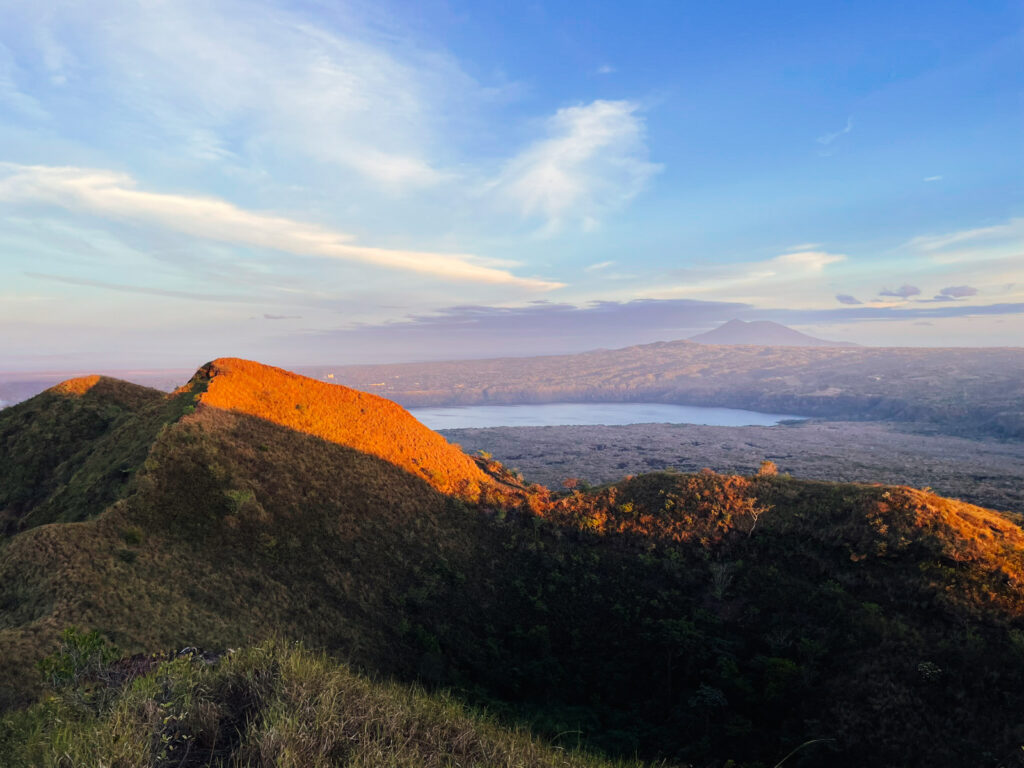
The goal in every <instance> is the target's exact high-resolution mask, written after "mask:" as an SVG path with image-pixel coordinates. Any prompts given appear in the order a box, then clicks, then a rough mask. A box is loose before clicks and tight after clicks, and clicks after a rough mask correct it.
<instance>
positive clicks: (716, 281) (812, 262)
mask: <svg viewBox="0 0 1024 768" xmlns="http://www.w3.org/2000/svg"><path fill="white" fill-rule="evenodd" d="M843 261H846V255H845V254H842V253H830V252H829V251H794V252H792V253H784V254H781V255H779V256H775V257H773V258H770V259H764V260H762V261H748V262H740V263H734V264H719V265H714V266H711V267H705V268H696V269H685V270H679V271H678V272H676V273H673V274H672V275H671V276H670V279H671V284H669V285H667V286H666V285H659V286H655V287H652V288H651V289H649V291H648V292H647V295H649V296H651V297H652V298H659V299H665V298H671V297H675V296H680V297H681V296H707V295H714V296H715V297H716V298H723V299H724V298H729V299H733V300H736V301H744V302H755V303H760V302H765V303H766V304H767V305H768V306H771V305H772V304H773V303H775V301H777V299H778V297H779V296H781V295H783V294H785V295H786V296H787V300H788V301H794V300H797V297H798V294H801V292H809V293H810V294H811V295H812V296H813V297H814V298H813V300H814V302H815V303H818V302H820V296H821V293H822V292H823V288H822V286H821V285H820V284H821V282H822V279H823V277H824V273H825V271H826V268H827V267H828V266H830V265H832V264H838V263H840V262H843Z"/></svg>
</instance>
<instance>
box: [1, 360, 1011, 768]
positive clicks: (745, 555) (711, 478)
mask: <svg viewBox="0 0 1024 768" xmlns="http://www.w3.org/2000/svg"><path fill="white" fill-rule="evenodd" d="M268 375H269V374H268ZM274 375H277V374H274ZM312 385H316V387H312V390H315V389H316V388H317V387H323V386H326V385H322V384H317V383H316V382H312ZM305 386H307V387H311V384H307V385H305ZM217 390H218V387H217V383H216V377H214V382H213V384H212V385H211V386H210V391H213V392H217ZM312 390H311V393H308V394H312V395H315V392H312ZM263 402H266V401H263ZM224 404H225V405H230V404H231V403H230V402H229V403H224ZM298 404H301V401H300V402H299V403H298ZM359 407H360V408H361V407H363V406H359ZM293 413H297V414H299V415H300V416H301V415H302V414H303V412H302V410H300V409H296V408H294V404H293V403H292V402H291V400H290V399H289V400H288V401H287V402H280V403H278V404H277V405H276V406H275V407H274V408H270V409H266V408H265V410H264V411H263V412H262V416H263V417H262V418H258V417H257V416H255V415H252V414H249V413H242V412H232V411H228V410H225V409H224V408H218V407H214V405H213V404H212V399H211V401H209V402H208V401H206V400H204V402H202V403H200V405H199V406H198V408H197V409H196V411H195V413H192V414H188V415H185V416H184V417H183V418H181V419H180V420H179V421H178V422H176V423H174V424H172V425H171V426H169V427H167V428H166V429H164V430H162V431H161V432H160V433H159V435H158V437H157V438H156V440H155V442H154V444H153V448H152V450H151V452H150V454H149V456H148V458H147V460H146V461H145V468H144V470H143V471H142V472H141V473H140V475H139V477H138V480H137V485H136V487H135V490H134V492H133V493H132V494H131V495H129V496H128V497H127V498H125V499H122V500H120V501H118V502H116V503H114V504H113V505H112V506H111V507H110V508H109V509H107V511H105V512H104V513H103V514H101V515H99V516H98V517H95V518H94V519H91V520H88V521H86V522H82V523H77V524H74V525H48V526H41V527H36V528H32V529H29V530H26V531H24V532H22V533H20V534H18V535H17V536H14V537H13V538H10V539H9V540H8V541H7V542H6V543H4V544H2V545H0V606H3V609H2V610H0V681H3V684H2V685H3V687H2V689H0V700H2V701H0V703H6V704H8V705H9V704H12V703H15V702H19V701H26V700H27V699H26V696H28V697H31V695H32V694H33V691H34V687H33V673H32V672H31V663H30V662H31V661H32V660H33V659H34V658H38V657H39V655H40V654H42V653H44V652H45V651H46V649H47V648H48V647H50V644H51V643H52V642H53V638H54V637H55V636H56V634H57V631H58V629H59V628H60V627H62V626H65V625H67V624H70V623H78V624H83V625H86V626H89V627H95V628H98V629H100V630H101V631H103V632H104V633H106V634H107V635H108V636H109V637H110V638H111V639H112V640H114V641H115V642H117V643H118V644H119V645H121V646H122V647H124V648H125V649H127V650H144V649H153V648H161V647H172V646H178V647H180V646H183V645H187V644H197V645H201V646H206V647H223V646H227V645H230V646H238V645H241V644H245V643H247V642H250V641H252V640H258V639H260V638H265V637H269V636H274V635H277V634H282V633H283V634H285V635H286V636H288V637H291V638H296V639H302V640H304V641H306V642H308V643H310V644H312V645H315V646H317V647H324V648H329V649H331V650H332V651H333V652H334V653H337V654H340V655H342V656H344V657H346V658H348V659H350V660H351V661H352V662H353V663H354V664H355V665H356V666H357V667H359V668H364V669H370V670H375V671H378V672H384V673H387V674H393V675H397V676H399V677H403V678H413V677H417V678H419V679H421V680H423V681H426V682H428V683H431V684H438V683H440V684H446V685H452V686H455V687H456V689H458V690H460V691H462V695H463V696H465V697H468V698H470V699H472V700H475V701H478V702H484V703H487V704H489V705H490V706H491V707H492V708H495V709H497V710H499V711H501V712H503V713H504V715H505V716H507V717H511V718H528V719H530V721H531V722H532V723H533V724H534V725H535V726H536V727H537V728H539V729H541V730H543V731H546V732H549V733H551V734H558V733H563V732H571V737H572V739H573V741H574V740H575V737H576V732H577V731H579V732H582V735H583V737H584V738H585V739H587V740H588V741H590V742H591V743H595V744H599V745H600V746H602V747H604V748H605V749H608V750H611V751H615V752H619V753H625V754H629V753H631V752H632V751H633V750H635V749H642V750H643V751H644V752H645V753H647V754H656V753H661V754H668V755H671V756H674V757H677V758H679V759H685V760H692V761H697V762H706V761H708V760H717V761H721V760H723V759H724V758H726V757H735V758H737V759H739V760H743V761H748V762H750V761H755V760H761V761H769V760H773V759H774V760H777V759H779V758H780V757H781V756H782V755H784V754H785V753H786V752H787V751H788V750H789V749H790V748H792V747H793V746H795V745H796V744H798V743H800V742H802V741H803V740H805V739H807V738H812V737H828V738H834V739H836V740H837V741H836V742H835V744H836V745H837V748H838V749H839V750H840V752H839V754H837V755H835V756H834V758H833V759H832V760H831V762H832V764H835V765H845V764H850V765H854V764H857V765H860V764H864V762H865V761H867V762H868V763H871V764H894V763H899V762H901V761H903V762H906V756H907V755H908V754H911V753H913V754H915V755H917V756H919V757H920V759H921V760H922V761H925V760H930V761H931V762H932V764H933V765H950V766H953V765H963V764H996V761H997V760H998V759H999V757H1000V755H1001V754H1002V753H1003V752H1008V751H1009V750H1012V749H1013V748H1014V747H1015V745H1016V744H1018V743H1020V741H1019V740H1020V739H1021V738H1022V736H1024V733H1018V732H1016V730H1015V729H1017V728H1018V720H1017V718H1016V715H1015V713H1016V712H1018V711H1019V710H1020V709H1021V708H1022V707H1024V624H1022V620H1021V615H1022V605H1021V585H1022V583H1024V582H1022V572H1024V566H1022V552H1024V542H1022V537H1021V533H1020V529H1019V528H1017V527H1016V526H1015V525H1013V524H1012V523H1010V522H1009V521H1007V520H1006V519H1005V518H1003V517H1001V516H999V515H996V514H994V513H989V512H986V511H984V510H980V509H978V508H976V507H971V506H969V505H965V504H960V503H957V502H950V501H947V500H943V499H939V498H938V497H935V496H932V495H930V494H924V493H921V492H914V491H910V490H907V489H887V488H882V487H869V486H856V485H836V484H827V483H804V482H798V481H794V480H790V479H786V478H761V479H755V480H749V479H743V478H726V477H722V476H717V475H708V474H705V475H697V476H688V475H673V474H659V475H649V476H643V477H640V478H637V479H634V480H631V481H627V482H625V483H623V484H620V485H619V486H617V487H612V488H607V489H604V490H601V491H598V492H588V493H576V494H572V495H570V496H568V497H566V498H555V499H553V498H550V497H547V496H546V495H545V494H544V493H541V492H535V493H534V494H533V496H532V497H530V498H527V497H526V494H525V492H520V491H517V492H516V493H515V494H513V493H511V492H510V491H508V490H507V489H506V490H504V491H502V492H500V493H499V492H498V491H496V490H493V492H492V491H488V490H487V489H488V488H490V487H491V486H490V485H489V484H488V482H489V481H485V483H483V484H481V486H480V487H481V488H483V489H484V502H485V503H484V504H483V505H482V506H480V507H477V506H474V505H467V504H466V503H465V502H464V499H460V498H457V497H453V496H449V495H446V494H444V493H442V492H440V490H438V488H437V487H435V486H434V485H432V484H431V481H434V482H436V475H434V476H431V475H430V474H429V473H424V472H420V471H416V472H414V473H411V472H408V471H405V470H404V469H402V468H401V467H400V466H396V464H395V463H392V462H389V461H386V460H384V459H383V458H381V457H380V456H374V455H370V454H368V453H364V452H360V451H356V450H353V449H352V448H350V447H348V446H345V445H339V444H337V443H335V442H331V441H330V440H328V439H324V435H326V436H328V437H329V436H331V435H332V432H331V430H330V429H324V430H319V431H320V433H321V434H320V435H317V434H308V433H306V432H301V431H298V430H296V429H295V428H294V427H295V426H296V425H295V424H290V423H289V420H290V419H292V418H295V417H294V416H293ZM396 413H398V414H399V415H397V416H396V417H395V419H396V420H397V421H398V423H397V424H395V423H393V422H392V423H391V424H390V427H394V428H395V429H397V430H399V431H398V432H396V434H404V433H403V432H402V431H401V430H406V431H407V430H411V429H412V426H411V425H409V424H408V422H405V421H404V419H405V418H407V415H402V414H401V413H399V412H398V411H396ZM267 417H270V418H267ZM274 421H281V422H284V424H278V423H274ZM386 426H388V425H386ZM309 431H313V430H309ZM403 439H408V436H406V438H403ZM424 439H426V438H424ZM438 445H440V444H438ZM386 447H387V444H384V448H385V449H386ZM439 450H440V451H441V455H442V456H447V455H449V454H447V453H446V452H445V451H446V449H445V448H444V446H440V448H439ZM458 466H459V464H458V462H454V461H452V462H451V463H445V464H444V465H443V467H456V468H457V467H458ZM474 466H475V465H474ZM443 467H442V468H443ZM428 469H431V468H430V467H429V466H428ZM432 471H434V470H432ZM444 482H445V483H447V484H448V485H446V486H445V487H452V486H451V475H449V476H448V478H447V479H446V480H444ZM495 487H497V486H495ZM528 505H530V506H532V511H531V510H530V509H529V508H527V507H528ZM536 511H539V512H540V513H541V514H540V516H537V515H536V514H534V512H536ZM988 752H991V754H987V753H988ZM795 761H796V758H794V761H791V762H792V763H793V764H794V765H796V764H799V763H798V762H795ZM750 764H753V763H752V762H751V763H750ZM808 764H812V763H808Z"/></svg>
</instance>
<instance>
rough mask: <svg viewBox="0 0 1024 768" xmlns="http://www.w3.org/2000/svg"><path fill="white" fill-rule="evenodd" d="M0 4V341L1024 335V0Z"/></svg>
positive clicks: (403, 352) (60, 357)
mask: <svg viewBox="0 0 1024 768" xmlns="http://www.w3.org/2000/svg"><path fill="white" fill-rule="evenodd" d="M0 14H2V17H3V18H4V19H5V21H4V23H3V24H2V25H0V328H2V329H3V333H2V334H0V370H19V369H21V370H30V369H31V370H40V369H59V368H76V367H90V366H94V367H106V368H112V367H114V368H116V367H140V366H148V367H178V366H186V367H187V366H191V365H193V364H195V365H198V364H200V363H202V362H204V361H205V360H207V359H210V358H213V357H216V356H220V355H240V356H246V357H253V358H257V359H261V360H264V361H266V362H272V363H278V364H282V365H300V364H304V363H305V364H318V363H347V362H377V361H384V360H404V359H429V358H448V357H478V356H482V355H488V356H490V355H502V354H531V353H544V352H561V351H572V350H581V349H590V348H595V347H602V346H619V345H625V344H631V343H641V342H647V341H654V340H663V339H673V338H683V337H686V336H689V335H692V334H694V333H697V332H699V331H702V330H706V329H707V328H709V327H711V326H713V325H715V324H717V323H720V322H724V321H726V320H729V319H731V318H732V317H743V318H745V319H773V320H777V321H780V322H785V323H787V324H790V325H793V326H795V327H798V328H800V329H801V330H804V331H806V332H810V333H813V334H816V335H819V336H824V337H826V338H836V339H842V340H850V341H856V342H860V343H865V344H899V345H930V346H937V345H1022V344H1024V172H1022V171H1024V140H1022V136H1024V130H1022V129H1024V104H1022V100H1024V66H1022V65H1024V53H1022V51H1024V10H1022V6H1021V5H1020V4H1019V3H1000V2H956V3H950V2H945V3H943V2H928V3H924V2H921V3H891V2H887V3H881V2H879V3H874V2H856V3H810V2H808V3H803V2H787V3H782V4H767V3H756V2H742V3H741V2H719V3H690V2H664V3H663V2H641V3H632V4H626V3H611V2H608V3H570V2H560V3H523V4H519V3H500V4H499V3H481V2H472V3H470V2H433V1H432V0H424V1H422V2H396V3H388V2H374V3H365V4H364V3H339V2H329V3H328V2H323V3H319V2H303V3H266V2H244V3H241V2H191V1H190V0H175V2H160V1H159V0H149V1H147V2H114V1H110V0H94V1H93V2H90V3H87V4H85V3H79V2H66V3H61V2H53V1H49V2H47V1H45V0H44V1H43V2H38V3H35V4H32V5H31V6H30V5H29V4H27V3H22V2H14V1H13V0H0Z"/></svg>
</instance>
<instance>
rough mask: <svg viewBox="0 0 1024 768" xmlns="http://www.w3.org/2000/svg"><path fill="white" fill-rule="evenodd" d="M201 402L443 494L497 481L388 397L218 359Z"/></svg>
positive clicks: (465, 492) (473, 493)
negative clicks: (353, 454)
mask: <svg viewBox="0 0 1024 768" xmlns="http://www.w3.org/2000/svg"><path fill="white" fill-rule="evenodd" d="M204 373H205V375H207V376H209V377H210V383H209V387H208V389H207V390H206V392H205V393H204V394H203V395H202V398H201V403H202V404H203V405H207V406H210V407H213V408H223V409H225V410H229V411H235V412H238V413H245V414H249V415H251V416H256V417H258V418H261V419H265V420H267V421H270V422H273V423H274V424H279V425H281V426H284V427H288V428H290V429H294V430H296V431H298V432H303V433H305V434H308V435H314V436H316V437H319V438H322V439H324V440H329V441H330V442H332V443H337V444H340V445H346V446H349V447H350V448H354V449H355V450H357V451H361V452H363V453H368V454H371V455H373V456H377V457H379V458H381V459H384V460H385V461H388V462H391V463H392V464H395V465H397V466H399V467H402V468H403V469H405V470H406V471H408V472H411V473H413V474H414V475H417V476H419V477H422V478H424V479H425V480H426V481H427V482H428V483H430V484H431V485H432V486H434V487H435V488H437V489H438V490H439V491H441V492H443V493H449V494H451V493H457V494H459V495H461V496H465V497H468V498H477V497H478V496H479V493H480V488H481V487H482V486H485V485H492V484H493V481H492V480H491V479H490V478H488V477H487V475H486V474H485V473H484V472H483V471H482V470H481V469H480V468H479V467H478V466H477V464H476V462H474V461H473V459H471V458H470V457H469V456H467V455H466V454H464V453H463V452H462V451H461V450H459V449H458V448H456V447H455V446H453V445H451V444H450V443H448V441H447V440H445V439H444V438H443V437H442V436H441V435H439V434H437V433H436V432H433V431H431V430H429V429H427V428H426V427H424V426H423V425H422V424H420V423H419V422H418V421H416V419H415V418H413V416H412V415H411V414H410V413H409V412H408V411H406V410H405V409H404V408H402V407H401V406H400V405H398V404H396V403H393V402H391V401H390V400H385V399H384V398H382V397H378V396H376V395H371V394H368V393H365V392H358V391H356V390H354V389H349V388H348V387H343V386H340V385H337V384H327V383H324V382H321V381H317V380H315V379H310V378H306V377H305V376H299V375H297V374H294V373H290V372H288V371H285V370H282V369H280V368H273V367H270V366H266V365H261V364H259V363H254V362H250V361H247V360H239V359H235V358H221V359H218V360H214V361H213V362H212V363H210V364H209V365H208V366H207V367H206V368H205V369H204Z"/></svg>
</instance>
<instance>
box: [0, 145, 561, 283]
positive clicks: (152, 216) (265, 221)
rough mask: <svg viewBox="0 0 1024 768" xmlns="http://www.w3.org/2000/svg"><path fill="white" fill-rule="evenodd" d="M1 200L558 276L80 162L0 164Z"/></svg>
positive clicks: (389, 257) (397, 263)
mask: <svg viewBox="0 0 1024 768" xmlns="http://www.w3.org/2000/svg"><path fill="white" fill-rule="evenodd" d="M0 170H3V171H7V175H6V176H5V177H0V200H6V201H13V202H41V203H46V204H50V205H56V206H60V207H62V208H66V209H70V210H77V211H86V212H88V213H91V214H94V215H99V216H104V217H108V218H114V219H128V220H134V221H140V222H146V223H149V224H154V225H157V226H160V227H164V228H167V229H172V230H175V231H178V232H183V233H185V234H188V235H191V236H194V237H200V238H206V239H210V240H216V241H220V242H227V243H234V244H240V245H247V246H254V247H257V248H272V249H275V250H278V251H285V252H289V253H294V254H300V255H305V256H314V257H319V258H328V259H340V260H344V261H353V262H359V263H363V264H367V265H369V266H374V267H380V268H384V269H394V270H401V271H405V272H414V273H420V274H425V275H430V276H432V277H435V278H440V279H443V280H451V281H461V282H478V283H490V284H499V285H510V286H517V287H519V288H527V289H532V290H549V289H552V288H557V287H559V285H560V284H559V283H555V282H551V281H546V280H539V279H534V278H523V277H517V276H516V275H514V274H512V273H511V272H509V271H507V270H505V269H499V268H497V267H494V266H489V265H487V264H486V263H484V260H483V259H479V258H477V257H475V256H472V255H469V254H446V253H433V252H427V251H410V250H397V249H387V248H374V247H369V246H363V245H357V244H355V243H353V240H354V238H353V237H352V236H351V235H349V234H346V233H344V232H338V231H336V230H333V229H329V228H326V227H321V226H318V225H315V224H309V223H305V222H301V221H296V220H294V219H289V218H286V217H282V216H275V215H273V214H268V213H259V212H254V211H248V210H245V209H243V208H239V207H238V206H235V205H233V204H232V203H229V202H227V201H225V200H220V199H217V198H213V197H199V196H189V195H176V194H167V193H159V192H147V191H143V190H139V189H137V188H136V187H135V180H134V179H132V178H131V177H130V176H127V175H125V174H118V173H112V172H109V171H101V170H90V169H84V168H54V167H49V166H23V165H14V164H10V163H6V164H0Z"/></svg>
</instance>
